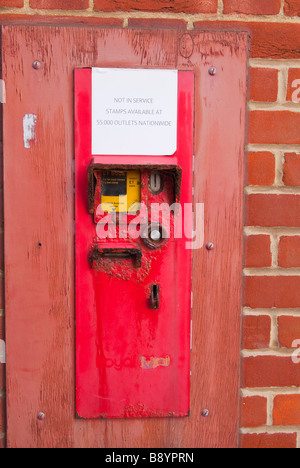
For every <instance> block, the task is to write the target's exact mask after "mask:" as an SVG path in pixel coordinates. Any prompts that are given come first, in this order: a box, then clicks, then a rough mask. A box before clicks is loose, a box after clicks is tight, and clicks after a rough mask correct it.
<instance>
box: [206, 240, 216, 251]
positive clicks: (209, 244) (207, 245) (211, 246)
mask: <svg viewBox="0 0 300 468" xmlns="http://www.w3.org/2000/svg"><path fill="white" fill-rule="evenodd" d="M206 248H207V250H213V249H214V248H215V244H213V243H212V242H208V243H207V244H206Z"/></svg>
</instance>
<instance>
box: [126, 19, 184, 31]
mask: <svg viewBox="0 0 300 468" xmlns="http://www.w3.org/2000/svg"><path fill="white" fill-rule="evenodd" d="M128 27H129V28H148V29H151V28H154V29H157V28H168V29H186V28H187V22H186V21H185V20H180V19H170V18H129V19H128Z"/></svg>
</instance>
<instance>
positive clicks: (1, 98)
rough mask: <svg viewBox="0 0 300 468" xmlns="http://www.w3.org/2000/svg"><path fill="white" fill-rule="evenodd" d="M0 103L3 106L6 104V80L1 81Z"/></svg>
mask: <svg viewBox="0 0 300 468" xmlns="http://www.w3.org/2000/svg"><path fill="white" fill-rule="evenodd" d="M0 102H1V104H5V103H6V86H5V81H4V80H0Z"/></svg>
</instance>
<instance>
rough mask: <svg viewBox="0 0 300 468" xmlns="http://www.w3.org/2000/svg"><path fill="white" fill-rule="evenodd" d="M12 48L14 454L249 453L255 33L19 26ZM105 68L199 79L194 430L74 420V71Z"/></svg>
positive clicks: (188, 424) (8, 143)
mask: <svg viewBox="0 0 300 468" xmlns="http://www.w3.org/2000/svg"><path fill="white" fill-rule="evenodd" d="M2 48H3V51H2V67H3V79H4V81H5V83H6V93H7V98H6V104H5V105H4V121H3V125H4V132H3V133H4V190H5V192H4V197H5V198H4V216H5V300H6V304H5V315H6V347H7V444H8V447H18V448H20V447H41V448H42V447H47V448H50V447H87V448H90V447H130V448H133V447H145V448H146V447H149V448H150V447H151V448H154V447H169V448H170V447H236V446H237V443H238V442H237V441H238V413H239V411H238V407H239V378H240V375H239V373H240V356H239V353H240V325H241V292H242V242H243V241H242V227H243V183H244V135H245V104H246V82H247V71H246V64H247V34H246V33H242V32H237V33H235V32H220V31H218V32H212V31H209V32H205V31H203V32H202V31H191V32H184V31H177V30H166V29H164V30H137V29H110V28H106V29H104V28H102V29H101V28H93V27H88V26H84V27H72V26H33V25H31V26H25V25H18V26H14V25H7V26H3V27H2ZM35 61H38V62H39V63H40V66H39V64H36V65H35V68H34V67H33V63H34V62H35ZM92 66H98V67H101V66H103V67H116V66H117V67H151V68H178V69H180V70H193V71H194V72H195V78H196V86H195V109H196V112H195V167H194V203H204V208H205V228H204V246H203V247H202V248H201V249H198V250H194V251H193V311H192V318H193V348H192V352H191V365H192V375H191V387H192V391H191V414H190V417H189V418H185V419H182V420H174V419H172V418H170V419H159V420H157V419H151V420H147V419H136V420H114V421H111V420H105V421H103V420H96V421H84V420H76V418H75V384H74V334H75V328H74V327H75V326H74V200H73V195H74V194H73V178H74V177H73V158H74V150H73V69H74V68H75V67H76V68H78V67H92ZM212 67H215V70H214V69H211V68H212ZM215 72H216V73H215ZM30 116H31V117H30ZM24 119H25V120H24ZM26 119H27V120H26ZM28 123H29V124H30V125H29V132H28V127H26V124H28ZM26 129H27V130H26ZM208 242H213V243H214V245H215V249H213V250H208V249H206V248H205V244H206V243H208ZM206 409H207V410H209V415H208V416H207V417H205V416H204V415H205V414H207V412H203V411H204V410H206ZM41 413H42V414H41ZM43 415H44V416H43Z"/></svg>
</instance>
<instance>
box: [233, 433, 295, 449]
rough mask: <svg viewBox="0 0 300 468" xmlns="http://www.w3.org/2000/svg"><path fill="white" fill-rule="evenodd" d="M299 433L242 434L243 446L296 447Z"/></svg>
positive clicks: (241, 445) (241, 442)
mask: <svg viewBox="0 0 300 468" xmlns="http://www.w3.org/2000/svg"><path fill="white" fill-rule="evenodd" d="M296 446H297V434H296V433H293V434H285V433H284V434H277V433H276V434H266V433H264V434H242V435H241V438H240V447H241V448H261V449H264V448H265V449H266V448H273V449H274V448H291V449H292V448H296Z"/></svg>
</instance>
